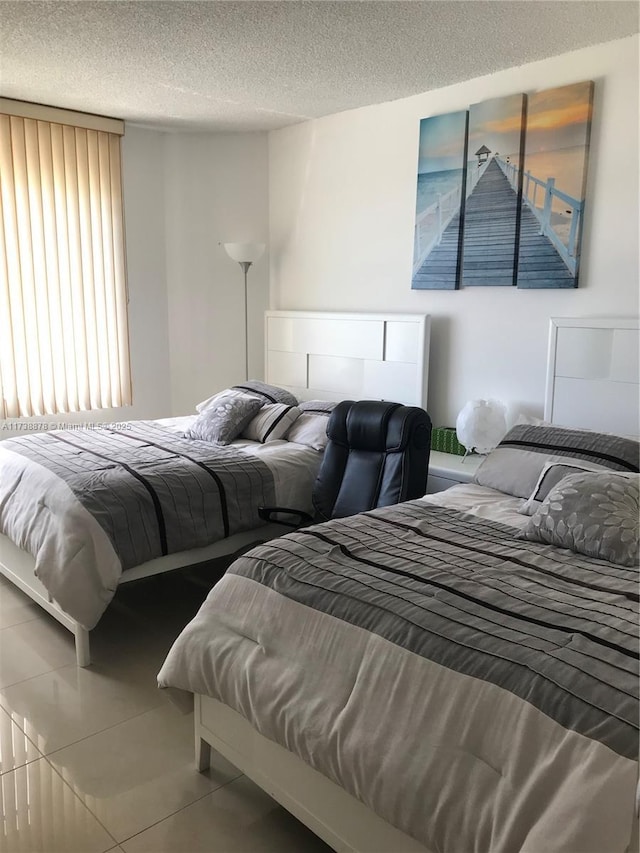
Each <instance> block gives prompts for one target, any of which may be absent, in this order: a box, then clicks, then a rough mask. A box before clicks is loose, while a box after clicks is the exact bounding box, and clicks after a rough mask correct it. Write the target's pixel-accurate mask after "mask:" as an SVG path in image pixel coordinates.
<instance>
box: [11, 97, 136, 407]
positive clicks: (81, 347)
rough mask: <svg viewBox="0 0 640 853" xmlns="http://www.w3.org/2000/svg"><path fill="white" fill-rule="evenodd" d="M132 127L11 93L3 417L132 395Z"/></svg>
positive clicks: (118, 401) (115, 402)
mask: <svg viewBox="0 0 640 853" xmlns="http://www.w3.org/2000/svg"><path fill="white" fill-rule="evenodd" d="M123 132H124V126H123V123H122V122H120V121H116V120H114V119H104V118H100V117H98V116H90V115H84V114H82V113H71V112H67V111H66V110H55V109H51V108H47V107H39V106H36V105H34V104H27V103H22V102H20V101H10V100H7V99H3V98H0V418H2V417H4V418H13V417H21V416H29V415H45V414H55V413H63V412H78V411H87V410H89V409H104V408H109V407H115V406H125V405H128V404H130V403H131V374H130V365H129V340H128V328H127V287H126V276H125V255H124V228H123V213H122V182H121V170H120V137H121V135H122V134H123Z"/></svg>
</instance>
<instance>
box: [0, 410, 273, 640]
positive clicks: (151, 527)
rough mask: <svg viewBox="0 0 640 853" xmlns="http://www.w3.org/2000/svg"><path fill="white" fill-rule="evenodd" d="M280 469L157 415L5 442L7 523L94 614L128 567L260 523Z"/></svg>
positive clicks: (66, 595) (55, 582)
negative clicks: (175, 427) (174, 427)
mask: <svg viewBox="0 0 640 853" xmlns="http://www.w3.org/2000/svg"><path fill="white" fill-rule="evenodd" d="M275 496H276V495H275V488H274V477H273V474H272V472H271V469H270V468H269V467H268V466H267V465H266V464H265V463H264V462H263V461H261V460H260V459H258V458H257V457H256V456H253V455H250V454H247V453H243V452H242V451H240V450H237V449H235V448H232V447H221V446H218V445H213V444H210V443H208V442H202V441H193V440H190V439H185V438H182V437H181V436H180V435H178V434H176V432H174V431H171V430H168V429H166V428H163V427H162V426H159V425H158V424H157V423H155V422H153V421H135V422H130V423H128V424H124V425H123V428H121V429H119V430H110V429H98V428H96V429H78V430H75V431H71V430H64V431H55V432H48V433H40V434H37V435H30V436H28V437H24V438H12V439H8V440H7V441H3V442H2V443H1V444H0V533H3V534H5V535H7V536H8V537H9V538H10V539H11V540H12V541H13V542H15V543H16V544H17V545H18V546H19V547H20V548H22V549H24V550H26V551H28V552H29V553H31V554H32V555H33V556H34V557H36V574H37V576H38V577H39V578H40V580H41V581H42V582H43V583H44V585H45V587H46V588H47V589H48V591H49V592H50V594H51V595H52V597H53V598H55V599H56V601H58V603H59V604H60V605H61V607H62V608H63V609H64V610H65V611H66V612H67V613H69V615H70V616H72V617H73V618H75V619H77V620H78V621H79V622H80V623H81V624H83V625H84V626H85V627H87V628H91V627H93V626H94V625H95V624H96V622H97V621H98V619H99V617H100V615H101V613H102V611H103V610H104V608H105V607H106V605H107V603H108V601H109V600H110V599H111V597H112V596H113V593H114V591H115V588H116V586H117V583H118V579H119V577H120V574H121V572H122V571H123V570H125V569H128V568H131V567H132V566H137V565H140V564H142V563H146V562H147V561H149V560H152V559H154V558H156V557H162V556H165V555H167V554H172V553H175V552H178V551H183V550H189V549H193V548H199V547H203V546H206V545H209V544H211V543H213V542H216V541H217V540H219V539H223V538H225V537H227V536H231V535H233V534H234V533H239V532H241V531H244V530H250V529H252V528H254V527H259V526H260V525H262V524H263V522H262V521H261V520H260V518H259V516H258V511H257V507H258V505H260V504H267V505H273V503H274V500H275Z"/></svg>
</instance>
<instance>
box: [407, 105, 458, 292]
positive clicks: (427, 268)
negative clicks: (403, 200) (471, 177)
mask: <svg viewBox="0 0 640 853" xmlns="http://www.w3.org/2000/svg"><path fill="white" fill-rule="evenodd" d="M466 136H467V111H466V110H463V111H461V112H455V113H448V114H446V115H439V116H431V117H430V118H425V119H422V121H421V122H420V147H419V154H418V180H417V192H416V218H415V227H414V246H413V276H412V281H411V287H412V289H414V290H431V289H443V290H454V289H455V288H456V287H458V286H459V282H460V264H461V252H462V221H463V217H464V203H465V194H464V187H465V166H466V159H467V157H466Z"/></svg>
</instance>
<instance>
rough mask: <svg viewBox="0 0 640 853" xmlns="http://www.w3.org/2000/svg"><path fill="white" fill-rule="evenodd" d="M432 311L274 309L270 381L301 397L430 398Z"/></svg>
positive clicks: (269, 328) (268, 343) (269, 322)
mask: <svg viewBox="0 0 640 853" xmlns="http://www.w3.org/2000/svg"><path fill="white" fill-rule="evenodd" d="M430 319H431V318H430V317H429V316H427V315H425V314H339V313H325V312H312V311H267V312H266V315H265V323H266V329H265V347H266V352H265V373H266V381H267V382H269V383H271V384H273V385H280V386H284V387H285V388H289V389H290V390H291V392H292V393H293V394H295V395H296V396H297V397H298V398H299V399H301V400H344V399H355V400H363V399H365V400H393V401H395V402H397V403H404V404H405V405H409V406H421V407H422V408H426V405H427V377H428V360H429V336H430Z"/></svg>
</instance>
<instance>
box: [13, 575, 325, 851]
mask: <svg viewBox="0 0 640 853" xmlns="http://www.w3.org/2000/svg"><path fill="white" fill-rule="evenodd" d="M223 568H224V566H223V565H222V564H220V563H218V564H216V565H213V566H212V565H209V566H208V567H206V568H204V569H198V570H195V569H191V570H187V571H186V572H176V573H172V574H170V575H163V576H160V577H156V578H150V579H148V580H145V581H138V582H136V583H132V584H128V585H125V586H122V587H121V588H120V590H119V591H118V594H117V596H116V599H115V600H114V602H113V603H112V604H111V606H110V608H109V609H108V610H107V612H106V614H105V615H104V617H103V618H102V620H101V622H100V624H99V625H98V627H97V628H96V629H95V630H94V631H93V632H92V635H91V643H92V657H93V663H92V666H91V667H89V668H87V669H79V668H78V667H77V666H76V665H75V653H74V647H73V640H72V637H71V634H69V633H68V632H67V631H66V630H65V629H64V628H62V627H61V626H60V625H58V623H57V622H55V621H54V620H53V619H51V618H50V617H48V616H47V615H46V614H45V613H44V612H43V611H41V610H40V608H38V607H36V606H35V605H33V604H31V603H30V602H29V599H28V598H26V597H25V596H24V595H22V593H20V592H19V591H18V590H16V589H15V588H14V587H13V586H12V585H10V584H9V583H8V582H7V581H5V580H4V579H3V578H0V789H1V790H0V795H1V798H2V803H1V805H2V809H1V817H2V826H1V828H0V851H3V853H106V851H114V853H115V851H119V853H122V851H124V853H205V852H206V853H276V851H277V853H284V851H296V853H298V851H299V853H307V851H308V853H316V851H317V853H327V851H329V848H328V847H326V845H324V844H323V843H322V842H321V841H320V840H319V839H317V838H316V837H315V836H314V835H313V834H312V833H310V832H309V831H308V830H307V829H306V828H305V827H303V826H302V825H301V824H300V823H298V822H297V821H296V820H295V819H294V818H293V817H291V815H289V814H288V813H287V812H286V811H285V810H284V809H282V808H280V807H279V806H278V805H277V804H276V803H275V802H274V801H273V800H272V799H271V798H270V797H268V796H267V795H266V794H264V793H263V792H262V791H261V790H260V789H259V788H257V787H256V786H255V785H253V784H252V783H251V782H250V781H249V780H248V779H247V778H246V777H244V776H242V775H241V774H239V772H238V771H237V770H236V769H235V768H234V767H232V766H231V765H230V764H229V763H228V762H226V761H225V760H224V759H223V758H221V757H220V756H218V757H217V758H215V759H214V761H213V763H212V767H211V769H210V770H209V771H207V772H206V773H198V772H197V771H196V769H195V766H194V761H193V731H192V727H193V718H192V716H191V715H183V714H182V713H181V712H180V711H179V710H177V708H176V707H175V706H174V705H172V704H171V703H170V702H169V700H168V698H167V697H166V696H165V694H164V693H163V692H161V691H159V690H158V689H157V687H156V682H155V676H156V673H157V672H158V670H159V668H160V665H161V663H162V661H163V660H164V656H165V654H166V652H167V650H168V649H169V646H170V645H171V642H172V641H173V639H174V638H175V637H176V636H177V634H178V633H179V631H180V629H181V628H182V627H183V625H184V624H185V623H186V622H187V621H188V620H189V619H190V618H191V617H192V616H193V614H194V613H195V612H196V610H197V609H198V607H199V605H200V603H201V601H202V600H203V599H204V597H205V595H206V593H207V591H208V589H209V588H210V587H211V585H212V584H213V583H214V582H215V580H216V579H217V578H218V577H219V575H220V573H221V571H222V570H223Z"/></svg>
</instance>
